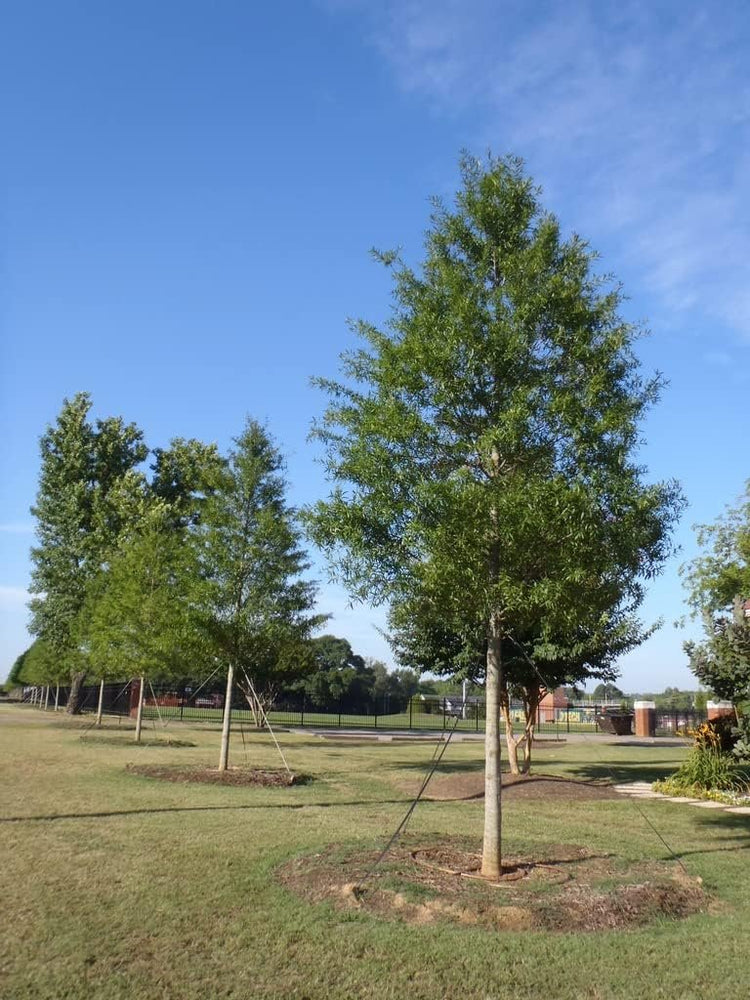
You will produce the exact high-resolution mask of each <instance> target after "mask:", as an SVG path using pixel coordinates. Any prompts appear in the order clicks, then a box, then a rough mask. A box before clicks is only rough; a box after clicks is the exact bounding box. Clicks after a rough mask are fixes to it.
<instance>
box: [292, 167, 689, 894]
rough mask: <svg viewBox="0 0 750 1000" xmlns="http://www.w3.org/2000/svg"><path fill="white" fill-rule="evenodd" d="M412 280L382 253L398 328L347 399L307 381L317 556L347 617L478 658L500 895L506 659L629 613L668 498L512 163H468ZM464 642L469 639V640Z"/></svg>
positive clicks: (650, 395) (647, 393)
mask: <svg viewBox="0 0 750 1000" xmlns="http://www.w3.org/2000/svg"><path fill="white" fill-rule="evenodd" d="M462 178H463V186H462V189H461V190H460V191H459V193H458V195H457V198H456V206H455V209H454V210H449V209H446V208H445V207H443V206H442V205H441V204H440V203H436V204H435V212H434V215H433V218H432V225H431V227H430V229H429V231H428V233H427V239H426V257H425V261H424V264H423V267H422V270H421V273H418V272H417V271H415V270H414V269H412V268H411V267H409V266H407V265H406V264H405V263H403V262H402V261H400V260H399V258H398V256H397V255H396V254H393V253H386V254H379V255H378V257H379V259H380V260H381V261H382V262H383V263H384V264H385V265H386V266H388V267H392V268H393V269H394V278H395V308H394V311H393V315H392V318H391V320H390V322H389V324H388V326H387V328H386V329H385V330H380V329H377V328H375V327H374V326H372V325H371V324H368V323H364V322H361V323H358V324H357V327H356V328H357V332H358V333H359V334H360V336H361V338H362V340H363V341H364V342H365V345H366V346H364V347H363V348H362V349H359V350H355V351H352V352H350V353H348V354H346V355H344V358H343V371H344V380H343V381H342V382H334V381H330V380H319V383H318V384H319V385H320V386H321V387H322V388H323V389H325V390H326V392H327V393H328V395H329V406H328V409H327V411H326V414H325V416H324V418H323V421H322V423H321V424H320V426H319V427H318V428H317V430H316V434H317V436H318V438H319V439H320V440H322V441H323V442H324V444H325V446H326V448H327V461H328V472H329V474H330V477H331V478H332V479H333V480H334V482H335V483H336V486H335V488H334V492H333V494H332V496H331V497H330V499H329V500H327V501H325V502H321V503H319V504H318V505H317V506H316V507H315V508H314V509H313V510H312V511H311V512H310V526H311V531H312V535H313V537H314V539H315V540H316V541H317V542H319V544H320V545H321V546H322V547H323V548H324V549H325V550H326V551H327V552H328V554H329V556H330V558H331V564H332V567H333V571H334V573H335V574H336V575H337V576H338V577H339V578H340V579H341V580H342V581H343V582H344V584H345V585H346V586H347V587H348V588H349V590H350V592H351V593H352V594H353V595H354V596H355V597H360V598H363V599H369V600H371V601H376V602H377V601H386V600H395V601H399V600H402V599H404V597H406V598H410V597H411V595H414V594H416V595H420V598H421V599H423V600H424V601H427V602H430V603H431V605H432V612H433V617H434V618H435V619H436V620H438V621H444V622H446V623H448V626H449V628H450V629H455V628H456V625H457V623H459V628H458V631H459V633H461V631H462V629H463V628H468V629H472V628H474V627H475V626H476V624H477V623H481V627H482V637H483V640H484V641H485V642H486V661H485V684H486V700H487V720H486V741H485V829H484V847H483V859H482V872H483V874H484V875H485V876H488V877H491V878H493V877H498V876H499V875H500V873H501V870H502V865H501V849H500V826H501V810H500V726H499V723H500V711H501V698H502V691H503V687H504V684H505V683H506V681H505V680H504V669H505V666H504V661H503V647H504V643H506V642H507V640H508V639H509V638H510V637H511V636H514V635H516V634H521V635H524V634H536V635H539V637H540V639H541V640H542V641H544V642H553V641H554V638H555V636H556V635H566V634H570V632H571V631H572V630H573V629H574V628H576V627H578V626H579V625H580V624H581V623H583V624H584V626H585V627H589V625H590V623H591V622H592V621H598V620H599V619H600V618H601V616H602V614H604V613H606V612H617V611H618V610H622V609H623V608H630V607H632V606H637V605H638V603H639V601H640V599H641V596H642V581H643V579H644V578H646V577H648V576H650V575H652V574H653V573H655V572H656V571H657V570H658V568H659V567H660V565H661V563H662V561H663V560H664V558H665V556H666V555H667V554H668V552H669V551H670V545H669V541H668V539H669V534H670V527H671V525H672V523H673V521H674V519H675V517H676V515H677V513H678V511H679V509H680V505H681V500H680V494H679V490H678V489H677V487H676V486H675V485H674V484H658V485H647V484H645V483H644V481H643V469H642V467H641V466H640V465H639V464H637V462H636V461H635V448H636V445H637V444H638V423H639V420H640V419H641V417H642V415H643V414H644V412H645V411H646V409H647V408H648V407H649V405H650V404H651V403H653V402H654V400H655V399H656V398H657V396H658V393H659V389H660V387H661V381H660V380H659V378H654V379H650V380H644V379H642V378H641V376H640V374H639V368H638V362H637V359H636V358H635V356H634V353H633V349H632V345H633V342H634V340H635V338H636V337H637V335H638V333H639V331H638V330H637V329H636V328H634V327H633V326H632V325H630V324H628V323H627V322H625V321H624V320H623V319H622V318H621V316H620V315H619V314H618V307H619V305H620V301H621V295H620V291H619V289H618V288H617V287H613V286H612V285H611V284H608V283H607V282H606V281H605V280H603V279H601V278H599V277H597V276H596V275H595V274H594V273H593V271H592V264H593V261H594V257H595V255H594V254H593V253H592V252H591V251H590V249H589V248H588V247H587V245H586V244H585V243H584V242H583V241H582V240H581V239H579V238H578V237H576V236H573V237H571V238H569V239H564V238H563V236H562V235H561V232H560V227H559V224H558V222H557V220H556V219H555V218H554V217H552V216H551V215H549V214H547V213H546V212H545V211H544V210H543V209H542V207H541V204H540V202H539V198H538V191H537V190H536V189H535V187H534V186H533V184H532V182H531V181H530V180H529V179H528V178H527V177H525V176H524V174H523V170H522V165H521V163H520V162H519V161H517V160H513V159H506V160H494V159H490V161H489V163H488V164H487V166H486V167H485V166H483V165H482V164H480V163H478V162H477V161H475V160H472V159H469V158H465V159H464V160H463V162H462ZM460 623H464V624H463V626H461V625H460Z"/></svg>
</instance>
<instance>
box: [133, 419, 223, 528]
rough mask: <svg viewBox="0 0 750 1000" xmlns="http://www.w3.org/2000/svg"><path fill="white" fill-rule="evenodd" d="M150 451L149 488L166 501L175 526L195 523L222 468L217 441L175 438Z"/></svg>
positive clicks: (219, 478)
mask: <svg viewBox="0 0 750 1000" xmlns="http://www.w3.org/2000/svg"><path fill="white" fill-rule="evenodd" d="M153 454H154V462H153V464H152V465H151V469H152V471H153V476H152V479H151V492H152V493H153V495H154V496H155V497H156V498H158V499H159V500H161V501H163V502H164V503H165V504H166V505H167V507H168V509H169V511H170V513H171V517H172V519H173V521H174V524H175V527H188V526H190V525H195V524H197V523H198V522H199V521H200V518H201V511H202V509H203V506H204V504H205V501H206V499H207V497H209V496H211V495H212V494H213V492H214V491H215V489H216V487H217V485H218V484H219V482H220V481H221V476H222V474H223V471H224V461H223V459H222V457H221V456H220V454H219V452H218V449H217V447H216V445H215V444H204V443H203V442H202V441H196V440H195V439H192V438H191V439H189V440H186V439H184V438H175V439H174V440H173V441H172V442H170V445H169V448H154V451H153Z"/></svg>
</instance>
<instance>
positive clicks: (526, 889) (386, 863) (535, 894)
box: [277, 837, 710, 932]
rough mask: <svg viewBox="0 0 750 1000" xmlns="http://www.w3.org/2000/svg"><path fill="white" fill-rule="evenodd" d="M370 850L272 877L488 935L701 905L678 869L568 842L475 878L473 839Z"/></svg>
mask: <svg viewBox="0 0 750 1000" xmlns="http://www.w3.org/2000/svg"><path fill="white" fill-rule="evenodd" d="M378 857H379V851H378V850H366V849H363V848H362V847H361V846H353V845H331V846H329V847H328V848H326V849H325V850H324V851H322V852H320V853H318V854H314V855H311V856H307V857H301V858H296V859H293V860H292V861H289V862H288V863H287V864H286V865H284V866H283V867H282V868H280V869H279V870H278V873H277V874H278V877H279V879H280V880H281V882H282V883H283V884H284V885H285V886H286V887H287V888H288V889H290V890H291V891H293V892H295V893H296V894H298V895H300V896H302V897H303V898H304V899H307V900H308V901H310V902H322V901H327V902H329V903H331V904H333V905H334V906H336V907H337V908H339V909H356V910H360V911H362V912H369V913H371V914H373V915H375V916H378V917H383V918H386V919H397V920H402V921H404V922H406V923H412V924H426V923H434V922H438V921H448V922H453V923H458V924H462V925H472V926H477V927H481V928H484V929H486V930H488V931H504V930H513V931H519V930H540V931H541V930H543V931H558V932H570V931H608V930H626V929H628V928H632V927H639V926H643V925H644V924H648V923H650V922H652V921H654V920H657V919H660V918H665V917H666V918H671V919H681V918H685V917H688V916H691V915H692V914H694V913H698V912H701V911H703V910H706V909H708V907H709V903H710V899H709V897H708V896H707V894H706V893H705V892H704V890H703V888H702V885H701V880H700V879H699V878H692V877H690V876H689V875H688V874H687V873H686V872H685V871H684V870H683V869H682V868H681V867H680V866H679V865H674V864H671V863H666V862H659V861H641V862H638V863H633V862H626V861H625V860H624V859H621V858H618V857H615V856H613V855H602V854H595V853H593V852H590V851H588V850H587V849H586V848H583V847H578V846H576V845H570V844H550V845H547V846H546V847H545V848H544V849H541V850H538V851H537V852H536V853H535V854H534V855H516V856H514V857H507V858H506V859H505V863H504V866H503V875H502V877H501V878H500V879H499V880H498V881H496V882H492V883H491V882H488V881H486V880H485V879H483V878H482V877H481V875H480V874H479V866H480V854H479V844H478V843H472V842H469V841H466V840H462V839H453V840H445V839H442V840H440V839H434V840H432V841H431V842H425V841H424V840H417V839H415V837H411V838H405V839H404V840H403V841H402V842H401V843H400V844H398V845H397V846H396V847H394V848H393V849H392V850H391V852H390V853H389V854H388V855H387V856H386V858H384V859H383V861H382V862H381V863H380V864H376V862H377V859H378Z"/></svg>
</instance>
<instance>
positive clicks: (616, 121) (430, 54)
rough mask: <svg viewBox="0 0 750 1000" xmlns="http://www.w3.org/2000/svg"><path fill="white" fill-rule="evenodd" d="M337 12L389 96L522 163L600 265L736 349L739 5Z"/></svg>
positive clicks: (743, 273)
mask: <svg viewBox="0 0 750 1000" xmlns="http://www.w3.org/2000/svg"><path fill="white" fill-rule="evenodd" d="M351 6H354V7H357V8H358V9H359V10H360V11H361V13H362V16H363V17H364V18H367V19H368V33H369V36H370V37H371V39H372V41H373V44H374V45H375V46H376V47H377V48H378V50H379V51H380V52H381V54H382V56H383V58H384V59H385V60H387V62H388V64H389V65H390V66H391V68H392V71H393V73H394V74H395V77H396V79H397V81H398V83H399V85H400V86H401V87H402V88H403V89H404V90H405V91H408V92H410V93H412V94H414V95H417V96H419V97H421V98H423V99H425V100H427V101H428V102H429V103H430V104H431V105H433V106H434V107H436V108H437V109H439V110H440V111H442V112H444V113H445V114H447V115H451V116H455V115H464V114H466V115H470V116H471V118H472V120H473V121H474V122H475V128H476V142H477V145H478V146H479V147H480V148H481V147H484V146H491V147H492V148H493V149H494V150H495V151H497V152H501V151H504V150H506V149H509V150H512V151H514V152H517V153H520V154H521V155H523V156H525V157H526V158H527V159H528V160H529V162H530V163H531V165H532V170H533V172H534V174H535V176H537V177H538V178H539V179H540V180H542V181H543V183H544V185H545V187H546V189H547V199H546V200H547V201H548V202H549V203H552V204H564V205H565V206H566V207H567V209H568V212H569V213H570V217H569V218H567V219H565V221H572V220H574V221H575V225H576V227H577V228H580V229H581V231H583V232H585V233H586V235H588V236H590V237H591V238H592V241H593V242H595V243H596V244H601V243H604V244H605V245H606V246H608V247H615V248H617V249H616V250H615V251H614V254H615V256H616V260H615V261H614V262H613V261H612V252H610V254H609V257H608V260H607V264H608V265H610V264H616V265H617V269H618V270H620V269H621V268H623V267H625V268H627V269H628V270H632V272H633V273H634V274H636V275H638V277H639V281H641V283H642V287H645V288H648V289H650V290H651V292H652V293H653V294H654V296H655V297H656V300H657V302H658V303H660V305H661V307H663V309H664V312H665V313H669V312H675V311H677V312H687V311H689V312H690V314H691V316H693V317H695V316H701V317H702V318H703V319H704V321H705V320H708V321H709V322H713V324H715V325H719V326H721V327H724V328H725V329H726V330H727V331H731V333H730V336H731V335H733V336H735V337H739V338H741V339H744V340H746V341H747V342H748V343H750V291H748V281H747V261H748V260H749V259H750V215H748V213H747V212H746V211H744V206H746V205H747V204H748V203H750V75H749V74H748V72H747V53H748V51H750V18H748V16H747V6H746V3H745V2H744V0H727V2H726V3H724V4H722V5H721V7H720V8H717V7H716V6H714V7H712V6H711V5H706V4H704V3H700V2H697V0H687V2H677V0H657V2H654V3H651V4H644V3H642V2H640V0H631V2H627V0H626V2H622V3H617V4H615V3H599V2H598V0H597V2H595V0H588V2H586V0H584V2H580V3H578V4H576V5H571V4H569V3H565V2H563V0H550V2H546V3H544V4H537V5H529V4H526V3H522V2H521V0H390V2H386V3H383V4H380V5H372V4H368V5H366V6H365V5H364V4H362V5H357V4H356V3H355V4H353V5H350V7H351ZM704 325H705V324H704Z"/></svg>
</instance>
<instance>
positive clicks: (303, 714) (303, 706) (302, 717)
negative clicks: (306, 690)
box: [299, 694, 305, 726]
mask: <svg viewBox="0 0 750 1000" xmlns="http://www.w3.org/2000/svg"><path fill="white" fill-rule="evenodd" d="M299 724H300V725H301V726H304V724H305V696H304V694H303V695H302V714H301V715H300V720H299Z"/></svg>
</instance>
